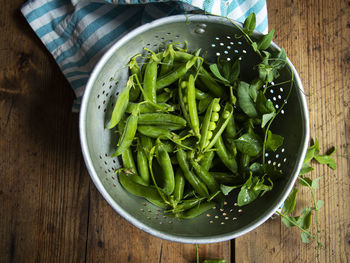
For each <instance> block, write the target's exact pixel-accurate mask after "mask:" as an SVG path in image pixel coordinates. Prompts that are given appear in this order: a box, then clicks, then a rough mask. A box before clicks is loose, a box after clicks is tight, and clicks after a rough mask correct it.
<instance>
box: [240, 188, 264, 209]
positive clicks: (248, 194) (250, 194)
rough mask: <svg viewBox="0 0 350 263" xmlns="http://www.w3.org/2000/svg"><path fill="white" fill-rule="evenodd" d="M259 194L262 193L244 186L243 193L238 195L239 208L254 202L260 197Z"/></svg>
mask: <svg viewBox="0 0 350 263" xmlns="http://www.w3.org/2000/svg"><path fill="white" fill-rule="evenodd" d="M259 193H260V191H254V190H253V189H249V188H248V187H246V186H242V188H241V191H239V193H238V198H237V204H238V206H244V205H247V204H249V203H251V202H253V201H254V200H255V199H256V198H257V197H258V196H259Z"/></svg>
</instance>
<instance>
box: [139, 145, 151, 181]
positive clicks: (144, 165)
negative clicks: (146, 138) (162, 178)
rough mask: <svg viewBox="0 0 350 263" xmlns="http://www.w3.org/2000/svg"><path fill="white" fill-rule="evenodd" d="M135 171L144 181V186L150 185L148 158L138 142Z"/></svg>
mask: <svg viewBox="0 0 350 263" xmlns="http://www.w3.org/2000/svg"><path fill="white" fill-rule="evenodd" d="M136 157H137V169H138V171H139V174H140V177H141V178H142V179H143V180H144V181H145V183H146V184H149V183H150V175H149V170H148V158H147V154H146V151H145V150H144V148H143V147H142V145H141V142H140V141H139V142H138V144H137V154H136Z"/></svg>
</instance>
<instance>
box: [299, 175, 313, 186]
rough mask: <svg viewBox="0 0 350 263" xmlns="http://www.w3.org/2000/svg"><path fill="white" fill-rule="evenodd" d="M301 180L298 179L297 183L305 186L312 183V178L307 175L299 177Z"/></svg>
mask: <svg viewBox="0 0 350 263" xmlns="http://www.w3.org/2000/svg"><path fill="white" fill-rule="evenodd" d="M301 178H302V180H300V179H299V183H300V184H301V185H302V186H306V187H311V185H312V180H311V179H310V178H308V177H301Z"/></svg>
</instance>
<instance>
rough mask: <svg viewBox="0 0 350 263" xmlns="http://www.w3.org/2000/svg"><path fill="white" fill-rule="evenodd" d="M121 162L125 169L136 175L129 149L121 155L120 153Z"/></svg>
mask: <svg viewBox="0 0 350 263" xmlns="http://www.w3.org/2000/svg"><path fill="white" fill-rule="evenodd" d="M122 161H123V167H124V168H126V169H130V170H131V173H133V174H136V175H138V173H137V169H136V165H135V161H134V157H133V156H132V151H131V148H130V147H128V148H127V149H126V150H125V151H124V152H123V153H122Z"/></svg>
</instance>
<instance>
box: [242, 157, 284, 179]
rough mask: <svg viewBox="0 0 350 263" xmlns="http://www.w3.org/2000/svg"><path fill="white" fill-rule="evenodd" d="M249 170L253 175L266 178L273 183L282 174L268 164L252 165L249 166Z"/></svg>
mask: <svg viewBox="0 0 350 263" xmlns="http://www.w3.org/2000/svg"><path fill="white" fill-rule="evenodd" d="M249 170H250V171H251V172H253V174H254V175H259V176H260V177H262V176H268V177H269V178H270V179H271V180H272V181H275V180H277V179H279V178H281V177H282V175H283V174H282V173H281V171H280V170H279V169H277V167H276V166H275V165H273V164H268V163H264V164H261V163H256V162H255V163H252V164H251V165H250V166H249Z"/></svg>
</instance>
